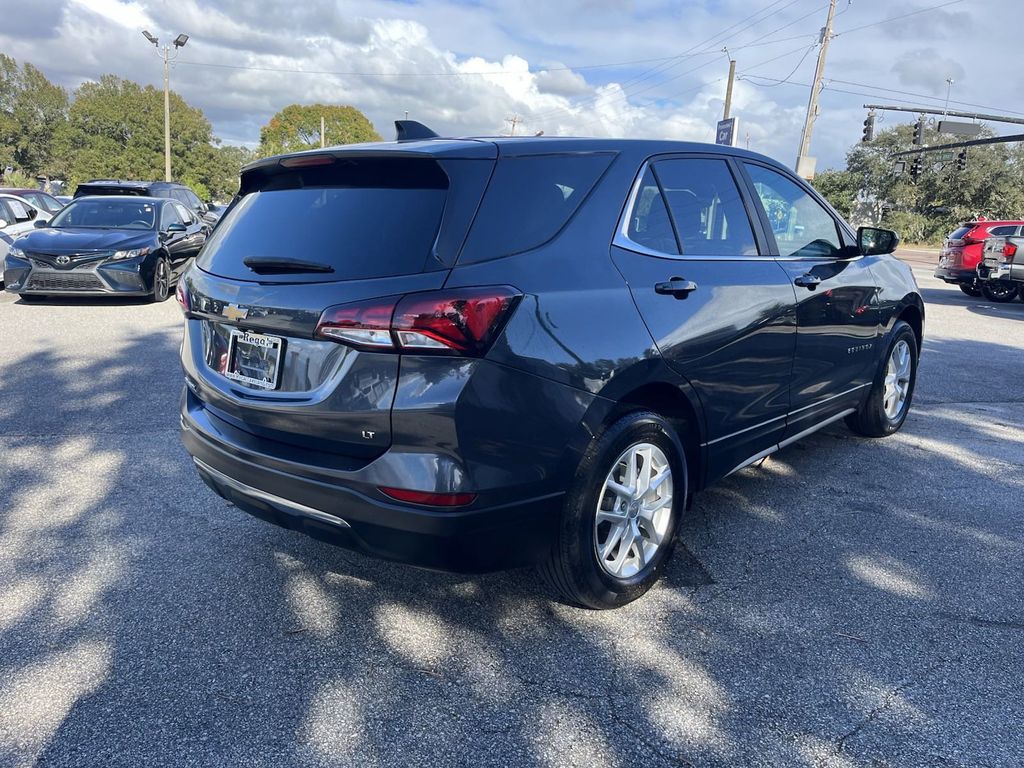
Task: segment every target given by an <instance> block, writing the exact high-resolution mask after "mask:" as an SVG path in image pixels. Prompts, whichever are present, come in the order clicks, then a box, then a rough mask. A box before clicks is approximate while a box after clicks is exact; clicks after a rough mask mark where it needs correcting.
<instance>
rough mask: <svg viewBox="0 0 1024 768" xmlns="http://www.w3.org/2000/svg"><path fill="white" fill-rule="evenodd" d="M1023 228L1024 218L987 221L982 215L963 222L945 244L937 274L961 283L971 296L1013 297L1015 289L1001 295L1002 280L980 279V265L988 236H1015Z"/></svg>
mask: <svg viewBox="0 0 1024 768" xmlns="http://www.w3.org/2000/svg"><path fill="white" fill-rule="evenodd" d="M1022 232H1024V221H988V220H986V219H983V218H979V219H977V220H975V221H967V222H964V224H962V225H961V226H960V228H959V229H957V230H955V231H953V232H952V233H951V234H950V236H949V237H947V238H946V242H944V243H943V244H942V250H941V251H939V266H938V267H937V268H936V269H935V276H936V277H937V278H939V279H940V280H945V281H946V282H947V283H953V284H955V285H959V286H960V290H961V291H963V292H964V293H966V294H967V295H968V296H981V295H982V294H984V296H985V298H987V299H989V300H991V301H1012V300H1013V297H1014V295H1015V294H1016V291H1013V292H1012V293H1010V294H1008V295H1006V296H1004V295H1002V294H1003V292H1005V288H1004V287H1003V286H1001V285H999V284H998V282H999V281H994V280H993V281H988V282H981V281H979V280H978V272H977V268H978V262H979V261H981V249H982V247H983V246H984V244H985V239H986V238H989V237H1012V236H1015V235H1020V234H1021V233H1022ZM990 284H991V285H990Z"/></svg>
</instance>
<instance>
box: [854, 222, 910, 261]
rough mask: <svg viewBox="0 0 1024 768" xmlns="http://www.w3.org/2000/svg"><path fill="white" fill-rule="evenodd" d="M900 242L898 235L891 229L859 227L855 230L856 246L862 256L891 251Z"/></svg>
mask: <svg viewBox="0 0 1024 768" xmlns="http://www.w3.org/2000/svg"><path fill="white" fill-rule="evenodd" d="M899 244H900V236H899V235H897V234H896V233H895V232H893V231H892V230H891V229H881V228H880V227H860V228H859V229H858V230H857V248H858V249H859V250H860V252H861V254H862V255H864V256H877V255H878V254H882V253H892V252H893V251H895V250H896V246H898V245H899Z"/></svg>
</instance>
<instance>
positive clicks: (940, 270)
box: [935, 267, 978, 285]
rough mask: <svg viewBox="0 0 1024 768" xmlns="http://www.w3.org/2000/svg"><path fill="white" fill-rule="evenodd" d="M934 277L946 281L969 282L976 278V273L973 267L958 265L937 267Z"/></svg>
mask: <svg viewBox="0 0 1024 768" xmlns="http://www.w3.org/2000/svg"><path fill="white" fill-rule="evenodd" d="M935 277H937V278H939V279H940V280H944V281H945V282H947V283H957V284H960V283H963V284H965V285H966V284H970V283H973V282H974V281H975V280H977V279H978V273H977V271H976V270H974V269H963V268H960V267H937V268H936V269H935Z"/></svg>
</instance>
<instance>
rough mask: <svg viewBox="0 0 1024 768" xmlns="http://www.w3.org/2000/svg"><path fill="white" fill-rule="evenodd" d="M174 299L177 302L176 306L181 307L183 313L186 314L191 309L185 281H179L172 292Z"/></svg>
mask: <svg viewBox="0 0 1024 768" xmlns="http://www.w3.org/2000/svg"><path fill="white" fill-rule="evenodd" d="M174 298H176V299H177V300H178V304H180V305H181V309H182V311H183V312H188V311H189V310H190V309H191V308H192V307H191V301H189V297H188V289H187V288H186V287H185V281H184V280H179V281H178V287H177V288H176V289H175V291H174Z"/></svg>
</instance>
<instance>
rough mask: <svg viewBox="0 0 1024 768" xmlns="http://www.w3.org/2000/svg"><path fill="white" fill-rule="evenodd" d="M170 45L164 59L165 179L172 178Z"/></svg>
mask: <svg viewBox="0 0 1024 768" xmlns="http://www.w3.org/2000/svg"><path fill="white" fill-rule="evenodd" d="M169 48H170V46H167V45H165V46H164V51H163V59H164V181H170V180H171V72H170V67H171V63H170V60H169V58H168V56H169V53H170V51H169V50H168V49H169Z"/></svg>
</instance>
